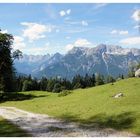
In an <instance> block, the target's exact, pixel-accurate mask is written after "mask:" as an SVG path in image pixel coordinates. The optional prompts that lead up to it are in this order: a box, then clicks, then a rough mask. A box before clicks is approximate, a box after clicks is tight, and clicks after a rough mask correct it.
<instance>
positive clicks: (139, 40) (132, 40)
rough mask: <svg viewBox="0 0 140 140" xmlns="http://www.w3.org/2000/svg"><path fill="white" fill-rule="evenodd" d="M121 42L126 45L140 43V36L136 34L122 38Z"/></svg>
mask: <svg viewBox="0 0 140 140" xmlns="http://www.w3.org/2000/svg"><path fill="white" fill-rule="evenodd" d="M120 43H121V44H124V45H140V37H139V36H135V37H129V38H125V39H122V40H120Z"/></svg>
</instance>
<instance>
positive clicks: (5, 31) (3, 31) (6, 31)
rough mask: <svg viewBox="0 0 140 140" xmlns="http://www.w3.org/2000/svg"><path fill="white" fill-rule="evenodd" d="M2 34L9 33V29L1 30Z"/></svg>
mask: <svg viewBox="0 0 140 140" xmlns="http://www.w3.org/2000/svg"><path fill="white" fill-rule="evenodd" d="M0 33H2V34H5V33H8V30H7V29H6V30H1V31H0Z"/></svg>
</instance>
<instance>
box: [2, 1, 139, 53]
mask: <svg viewBox="0 0 140 140" xmlns="http://www.w3.org/2000/svg"><path fill="white" fill-rule="evenodd" d="M139 24H140V4H136V3H135V4H132V3H131V4H127V3H124V4H119V3H118V4H109V3H108V4H105V3H96V4H95V3H89V4H88V3H87V4H85V3H84V4H79V3H77V4H76V3H74V4H63V3H59V4H50V3H49V4H47V3H44V4H38V3H36V4H35V3H30V4H27V3H24V4H14V3H12V4H10V3H7V4H2V3H1V4H0V28H1V30H2V31H1V32H2V33H10V34H12V35H13V36H14V43H13V48H14V49H20V50H21V51H22V52H23V53H24V54H43V55H44V54H47V53H50V54H54V53H56V52H59V53H62V54H65V53H66V52H67V51H69V50H70V49H72V48H73V47H95V46H97V45H99V44H107V45H108V44H109V45H120V46H122V47H124V48H127V47H129V48H130V47H131V48H139V49H140V33H139V30H138V29H139V27H140V25H139Z"/></svg>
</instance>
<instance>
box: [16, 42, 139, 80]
mask: <svg viewBox="0 0 140 140" xmlns="http://www.w3.org/2000/svg"><path fill="white" fill-rule="evenodd" d="M30 57H31V56H28V57H27V56H26V61H23V60H24V59H25V58H24V59H23V60H20V62H16V68H17V70H19V69H21V70H22V71H20V72H22V73H23V72H24V71H25V72H24V73H26V74H27V72H28V73H31V74H33V75H34V76H37V77H41V76H47V77H55V76H61V77H66V78H72V77H73V76H74V75H76V74H81V75H85V74H86V73H88V74H92V73H101V74H104V75H108V74H111V75H113V76H118V75H119V74H127V72H128V68H129V66H130V65H132V64H134V63H137V62H139V61H140V49H130V48H122V47H120V46H113V45H105V44H100V45H98V46H97V47H94V48H83V47H74V48H73V49H72V50H70V51H69V52H68V53H67V54H65V55H61V54H59V53H56V54H54V55H53V56H50V55H46V56H40V57H38V56H34V57H36V58H34V57H33V56H32V59H33V60H34V61H33V60H32V59H29V58H30ZM37 58H38V59H37ZM31 60H32V61H31ZM21 62H24V63H21ZM37 63H38V64H37ZM23 64H24V65H23ZM25 65H26V69H25ZM20 66H21V67H22V68H23V69H22V68H21V67H20ZM31 66H32V67H31ZM24 69H25V70H24Z"/></svg>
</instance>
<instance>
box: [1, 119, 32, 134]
mask: <svg viewBox="0 0 140 140" xmlns="http://www.w3.org/2000/svg"><path fill="white" fill-rule="evenodd" d="M25 136H26V137H27V136H31V135H30V134H28V133H27V132H25V131H24V130H22V129H20V128H19V127H18V126H15V125H13V124H12V123H10V122H8V121H7V120H5V119H0V137H25Z"/></svg>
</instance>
